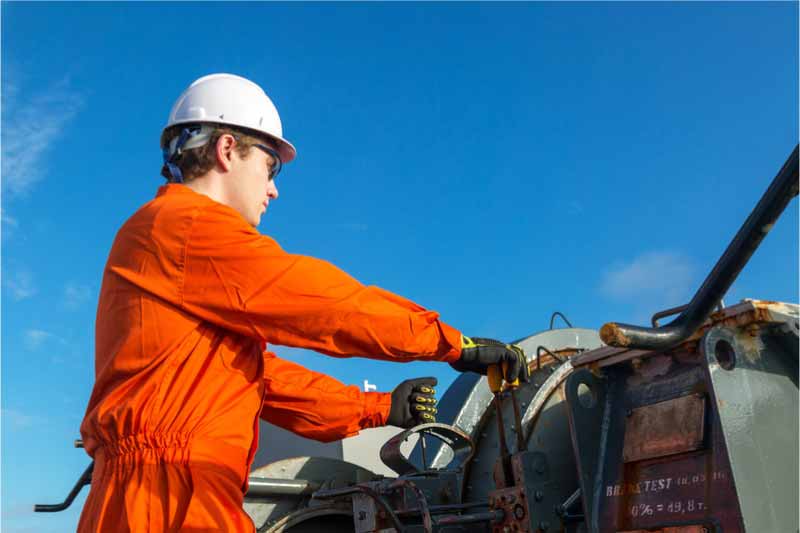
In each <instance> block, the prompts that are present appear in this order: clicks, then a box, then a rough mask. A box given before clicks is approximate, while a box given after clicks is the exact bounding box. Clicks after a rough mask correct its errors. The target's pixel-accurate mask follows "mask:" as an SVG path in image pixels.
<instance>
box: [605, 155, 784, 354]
mask: <svg viewBox="0 0 800 533" xmlns="http://www.w3.org/2000/svg"><path fill="white" fill-rule="evenodd" d="M797 152H798V147H797V146H795V148H794V150H793V151H792V153H791V155H789V158H788V159H787V160H786V162H785V163H784V164H783V167H781V169H780V171H779V172H778V175H777V176H775V179H773V180H772V183H771V184H770V186H769V188H768V189H767V191H766V192H765V193H764V196H762V197H761V200H759V202H758V204H757V205H756V207H755V208H754V209H753V211H752V212H751V213H750V216H748V217H747V220H745V222H744V224H743V225H742V227H741V228H740V229H739V232H738V233H737V234H736V236H735V237H734V238H733V240H732V241H731V243H730V244H729V245H728V248H727V249H726V250H725V253H723V254H722V257H720V258H719V261H717V264H716V265H714V269H713V270H712V271H711V273H709V275H708V276H707V277H706V279H705V281H704V282H703V284H702V285H701V286H700V289H698V291H697V293H695V295H694V297H693V298H692V301H691V302H689V304H688V305H687V307H686V309H685V310H684V311H683V312H682V313H681V314H680V315H679V316H678V318H676V319H675V320H673V321H672V322H670V323H669V324H667V325H665V326H662V327H660V328H646V327H641V326H634V325H631V324H617V323H615V322H609V323H608V324H605V325H604V326H603V327H602V328H601V329H600V337H601V338H602V339H603V342H605V343H606V344H608V345H611V346H618V347H621V348H632V349H639V350H666V349H668V348H671V347H673V346H675V345H676V344H680V343H681V342H683V341H684V340H686V339H687V338H688V337H689V336H690V335H691V334H692V333H694V332H695V331H697V328H698V327H700V325H701V324H702V323H703V321H705V319H706V318H708V315H709V314H710V313H711V311H712V310H713V309H714V307H715V306H716V305H717V303H718V302H719V301H720V300H721V299H722V297H723V296H724V295H725V293H726V292H727V291H728V289H729V288H730V286H731V284H733V282H734V281H735V280H736V277H737V276H738V275H739V272H741V271H742V268H744V266H745V265H746V264H747V262H748V261H749V260H750V257H751V256H752V255H753V253H754V252H755V251H756V249H758V246H759V244H761V241H762V240H763V239H764V237H765V236H766V235H767V233H769V231H770V230H771V229H772V226H773V225H774V224H775V221H776V220H778V217H780V216H781V213H783V210H784V209H786V206H787V205H788V204H789V202H790V201H791V200H792V198H794V197H795V196H797V191H798V183H797V178H798V173H797V167H798V157H797Z"/></svg>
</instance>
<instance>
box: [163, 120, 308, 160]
mask: <svg viewBox="0 0 800 533" xmlns="http://www.w3.org/2000/svg"><path fill="white" fill-rule="evenodd" d="M185 124H214V125H215V126H221V127H225V128H232V129H237V130H242V131H243V132H245V133H247V134H248V135H251V136H253V137H262V138H264V139H266V140H267V141H269V142H270V143H272V144H274V145H275V150H276V151H277V152H278V155H279V156H280V157H281V163H283V164H286V163H289V162H290V161H292V160H293V159H294V158H295V157H296V156H297V150H296V149H295V147H294V145H293V144H292V143H290V142H289V141H287V140H286V139H283V138H281V137H277V136H275V135H272V134H270V133H267V132H265V131H260V130H256V129H253V128H248V127H247V126H239V125H237V124H231V123H230V122H216V121H213V120H203V121H201V122H198V121H197V120H186V121H178V122H174V123H172V124H170V125H169V126H168V127H170V128H171V127H172V126H179V125H185Z"/></svg>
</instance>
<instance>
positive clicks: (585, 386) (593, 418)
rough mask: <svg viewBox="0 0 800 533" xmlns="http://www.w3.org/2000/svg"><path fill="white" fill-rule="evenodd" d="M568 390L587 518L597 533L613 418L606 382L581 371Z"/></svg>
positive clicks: (589, 527)
mask: <svg viewBox="0 0 800 533" xmlns="http://www.w3.org/2000/svg"><path fill="white" fill-rule="evenodd" d="M564 389H565V394H566V398H567V405H568V406H569V409H568V413H569V425H570V433H571V435H572V446H573V451H574V453H575V463H576V465H577V467H578V479H579V481H580V488H581V494H582V495H583V497H582V498H581V499H582V501H583V511H584V516H585V517H586V525H587V527H588V529H589V531H592V532H595V531H598V526H597V516H596V515H597V513H598V511H599V506H600V491H601V489H602V487H601V486H600V485H598V482H599V480H601V478H602V468H603V463H604V462H605V455H606V440H607V439H606V436H607V434H608V427H609V418H610V416H609V413H608V409H607V400H608V397H607V396H608V395H607V390H606V382H605V380H603V379H601V378H598V377H597V376H595V375H594V374H592V373H591V372H590V371H588V370H585V369H581V370H576V371H575V372H574V373H573V374H572V375H570V376H569V377H568V378H567V380H566V383H565V385H564ZM595 485H597V486H595Z"/></svg>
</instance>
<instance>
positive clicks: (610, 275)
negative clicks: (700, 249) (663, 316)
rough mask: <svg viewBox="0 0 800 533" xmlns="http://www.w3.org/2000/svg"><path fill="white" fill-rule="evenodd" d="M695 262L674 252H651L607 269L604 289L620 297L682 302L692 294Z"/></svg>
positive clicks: (671, 302)
mask: <svg viewBox="0 0 800 533" xmlns="http://www.w3.org/2000/svg"><path fill="white" fill-rule="evenodd" d="M694 271H695V269H694V266H693V264H692V261H691V260H690V259H689V258H688V257H686V256H685V255H683V254H680V253H677V252H671V251H660V252H647V253H643V254H641V255H639V256H638V257H636V258H634V259H633V260H631V261H629V262H626V263H618V264H617V265H615V266H614V267H612V268H611V269H610V270H609V271H607V272H606V273H605V274H604V276H603V279H602V282H601V284H600V290H601V291H602V292H603V293H604V294H606V295H607V296H610V297H612V298H615V299H619V300H638V301H642V300H650V301H657V302H662V303H663V305H666V306H669V305H673V304H674V305H679V304H681V303H685V302H684V300H688V297H689V296H691V290H692V288H693V280H694Z"/></svg>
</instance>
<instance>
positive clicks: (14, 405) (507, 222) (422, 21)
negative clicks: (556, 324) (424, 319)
mask: <svg viewBox="0 0 800 533" xmlns="http://www.w3.org/2000/svg"><path fill="white" fill-rule="evenodd" d="M797 42H798V24H797V4H793V3H735V4H734V3H717V2H714V3H651V4H638V3H603V4H583V3H541V4H527V3H503V4H488V3H438V4H412V3H384V4H377V3H376V4H373V3H347V4H337V3H325V4H284V3H241V4H224V5H223V4H214V3H202V4H199V3H198V4H191V3H185V4H169V3H145V4H118V3H117V4H104V3H88V4H86V3H84V4H78V3H56V4H48V3H8V2H3V3H2V43H1V44H2V489H3V494H2V527H3V530H4V531H9V532H10V531H33V530H35V531H38V532H49V531H52V532H61V531H72V530H74V528H75V525H76V524H77V517H78V513H79V511H80V506H81V504H82V502H83V498H84V496H85V492H86V491H85V490H84V494H83V496H82V497H81V498H80V499H79V501H78V502H77V504H76V505H75V506H74V507H73V508H72V509H71V510H69V511H68V512H65V513H61V514H56V515H40V516H34V515H33V514H32V513H31V512H30V507H31V506H32V504H33V503H35V502H54V501H57V500H60V499H61V498H62V497H63V496H64V495H65V494H66V493H67V491H68V490H69V488H71V486H72V484H73V483H74V481H75V480H76V479H77V476H78V475H79V474H80V472H82V470H83V468H84V467H85V466H86V464H87V463H88V457H87V456H86V455H85V454H84V453H83V452H82V451H81V450H75V449H72V448H71V443H72V439H74V438H76V437H78V435H79V434H78V428H79V424H80V421H81V419H82V417H83V413H84V409H85V405H86V402H87V400H88V398H89V394H90V392H91V387H92V380H93V327H94V326H93V324H94V313H95V306H96V302H97V295H98V292H99V288H100V287H99V283H100V278H101V273H102V269H103V265H104V262H105V259H106V255H107V253H108V250H109V247H110V245H111V242H112V240H113V237H114V234H115V233H116V231H117V229H118V228H119V226H120V225H121V224H122V222H123V221H124V220H125V219H126V218H127V217H128V216H130V215H131V214H132V213H133V212H134V211H135V210H136V209H137V207H139V206H140V205H142V204H143V203H145V202H147V201H148V200H149V199H150V198H152V197H153V195H154V194H155V191H156V189H157V187H158V186H159V185H160V184H161V183H162V178H161V177H160V176H159V169H160V152H159V149H158V138H159V134H160V131H161V128H162V127H163V124H164V122H165V121H166V118H167V114H168V112H169V109H170V107H171V105H172V103H173V101H174V100H175V98H176V97H177V96H178V94H179V93H180V92H181V91H182V90H183V89H184V88H185V87H186V86H187V85H188V84H189V83H190V82H191V81H192V80H193V79H196V78H198V77H200V76H202V75H205V74H208V73H212V72H232V73H236V74H240V75H243V76H246V77H249V78H251V79H253V80H255V81H257V82H258V83H260V84H261V85H262V86H263V87H264V88H265V89H266V91H267V92H268V94H269V95H270V96H271V97H272V99H273V101H274V102H275V103H276V105H277V107H278V109H279V111H280V113H281V117H282V119H283V124H284V132H285V134H286V136H287V138H288V139H290V140H291V141H292V142H293V143H294V144H295V145H296V146H297V148H298V158H297V160H296V161H295V162H293V163H291V164H290V165H288V166H287V167H286V168H285V169H284V171H283V173H282V174H281V176H280V177H279V180H278V186H279V188H280V194H281V195H280V198H279V200H278V201H277V202H275V203H273V204H271V205H270V211H269V215H268V216H266V217H265V218H264V219H263V220H262V224H261V227H260V230H261V231H262V232H264V233H267V234H269V235H271V236H273V237H275V238H276V239H277V240H278V242H280V243H281V244H282V245H283V246H284V248H286V249H287V250H289V251H291V252H294V253H303V254H308V255H313V256H317V257H321V258H324V259H327V260H330V261H332V262H333V263H335V264H337V265H339V266H340V267H342V268H343V269H345V270H346V271H348V272H350V273H351V274H353V275H354V276H356V277H357V278H358V279H360V280H362V281H363V282H365V283H369V284H375V285H379V286H381V287H384V288H386V289H389V290H392V291H394V292H397V293H400V294H402V295H404V296H407V297H410V298H412V299H414V300H416V301H418V302H419V303H421V304H422V305H425V306H426V307H429V308H432V309H436V310H437V311H439V312H440V313H441V315H442V318H443V319H444V320H445V321H446V322H448V323H450V324H452V325H454V326H455V327H457V328H459V329H461V330H462V331H464V332H465V333H466V334H471V335H479V336H491V337H497V338H501V339H506V340H513V339H516V338H520V337H523V336H526V335H528V334H531V333H534V332H536V331H538V330H541V329H546V328H547V326H548V320H549V317H550V314H551V313H552V312H553V311H555V310H560V311H562V312H563V313H565V314H566V316H567V317H568V318H569V319H570V320H571V321H572V322H573V324H575V325H576V326H582V327H590V328H599V327H600V326H601V325H602V324H603V323H604V322H606V321H610V320H622V321H634V322H638V323H641V322H646V321H648V319H649V316H650V315H651V314H652V313H653V312H655V311H657V310H660V309H663V308H667V307H671V306H674V305H679V304H681V303H684V302H685V301H687V300H688V298H689V297H690V296H691V294H692V293H693V292H694V290H695V289H696V288H697V287H698V286H699V284H700V282H701V281H702V279H703V277H704V276H705V274H706V273H707V271H708V270H710V268H711V267H712V266H713V264H714V262H715V261H716V259H717V258H718V257H719V255H720V254H721V253H722V251H723V250H724V248H725V246H727V244H728V242H729V240H730V239H731V237H732V236H733V235H734V233H735V231H736V230H737V229H738V227H739V225H740V224H741V223H742V222H743V220H744V219H745V217H746V216H747V214H748V213H749V212H750V210H751V209H752V207H753V206H754V205H755V203H756V201H757V199H758V197H759V196H760V195H761V193H762V192H763V191H764V190H765V188H766V187H767V185H768V184H769V181H770V180H771V179H772V177H773V176H774V175H775V173H776V171H777V170H778V168H779V167H780V165H781V164H782V163H783V161H784V160H785V158H786V156H787V155H788V154H789V152H790V151H791V150H792V148H793V147H794V145H795V144H796V142H797V137H798V118H797V117H798V67H797V64H798V57H797V56H798V52H797V50H798V47H797ZM744 297H754V298H763V299H771V300H783V301H793V302H796V301H797V299H798V205H797V201H796V200H795V201H793V202H792V203H791V204H790V206H789V208H788V209H787V211H786V213H784V216H783V217H782V219H781V220H780V221H779V223H778V224H777V225H776V227H775V229H774V230H773V231H772V233H770V234H769V236H768V237H767V239H766V240H765V242H764V243H763V245H762V247H761V249H759V251H758V252H757V253H756V255H755V256H754V257H753V259H752V260H751V262H750V264H749V265H748V266H747V267H746V269H745V271H744V272H743V273H742V274H741V276H740V278H739V280H738V281H737V282H736V284H735V286H734V287H733V289H732V291H731V292H730V293H729V295H728V296H727V298H726V300H727V302H728V303H733V302H735V301H738V300H740V299H741V298H744ZM277 351H278V353H279V354H281V355H284V356H286V357H289V358H292V359H294V360H296V361H299V362H301V363H302V364H305V365H307V366H309V367H311V368H314V369H315V370H319V371H323V372H327V373H330V374H332V375H334V376H336V377H337V378H339V379H341V380H343V381H345V382H348V383H357V384H360V383H361V382H362V381H363V379H365V378H366V379H369V380H370V382H372V383H375V384H377V385H378V388H379V389H380V390H391V389H392V388H393V387H394V385H396V384H397V383H398V382H400V381H402V380H403V379H406V378H408V377H414V376H419V375H435V376H437V377H438V378H439V380H440V385H441V386H440V389H441V390H443V389H444V388H445V387H446V385H447V384H449V383H450V382H451V381H452V380H453V379H454V377H455V373H454V371H452V370H451V369H450V368H449V366H447V365H441V364H438V365H437V364H433V363H413V364H406V365H397V364H395V365H392V364H389V363H382V362H376V361H368V360H363V359H349V360H339V359H332V358H326V357H323V356H319V355H316V354H312V353H309V352H306V351H299V350H290V349H284V348H278V349H277Z"/></svg>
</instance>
